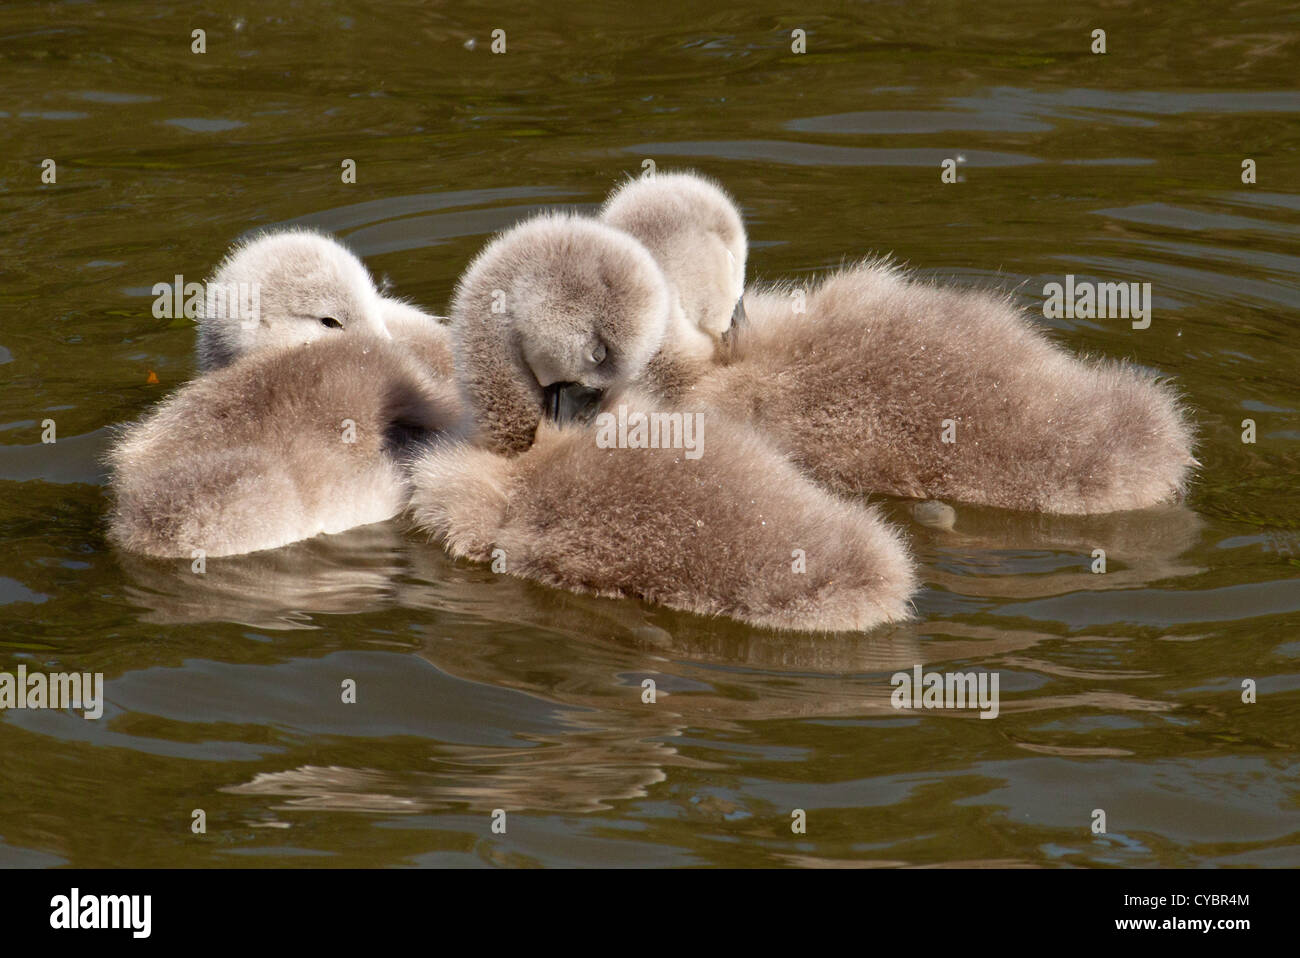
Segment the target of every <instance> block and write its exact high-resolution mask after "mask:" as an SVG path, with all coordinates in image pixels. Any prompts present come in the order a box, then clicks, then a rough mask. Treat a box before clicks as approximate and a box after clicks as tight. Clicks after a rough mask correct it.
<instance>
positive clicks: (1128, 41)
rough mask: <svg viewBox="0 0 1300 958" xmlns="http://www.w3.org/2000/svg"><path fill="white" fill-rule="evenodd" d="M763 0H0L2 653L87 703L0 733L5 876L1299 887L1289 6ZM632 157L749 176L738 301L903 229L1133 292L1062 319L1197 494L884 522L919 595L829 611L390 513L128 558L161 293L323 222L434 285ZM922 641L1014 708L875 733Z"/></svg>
mask: <svg viewBox="0 0 1300 958" xmlns="http://www.w3.org/2000/svg"><path fill="white" fill-rule="evenodd" d="M745 7H746V9H745V12H735V13H728V12H721V11H719V10H717V9H716V8H715V7H714V6H712V5H708V4H699V3H681V2H672V0H670V2H663V3H657V4H634V5H628V6H627V7H625V8H622V9H608V10H603V11H597V10H594V9H592V10H589V9H587V8H586V7H585V6H584V5H575V4H569V3H559V2H555V3H546V4H544V5H541V6H530V7H529V8H527V9H515V5H510V9H509V10H508V12H502V11H498V10H493V9H491V8H489V7H487V6H484V5H480V4H473V3H460V4H454V5H450V4H449V5H445V6H444V5H436V6H435V5H424V4H416V3H380V2H373V3H363V2H337V3H320V4H314V3H305V2H304V3H295V4H290V5H285V10H284V12H282V13H281V14H279V15H276V16H272V15H269V14H267V13H266V12H265V10H264V9H263V8H264V5H262V4H256V3H247V4H242V3H231V2H225V0H218V2H210V3H207V4H204V5H202V6H201V7H199V8H196V9H195V10H194V11H193V12H191V10H190V5H189V4H170V5H168V4H164V5H162V6H161V7H159V6H157V5H154V4H144V3H133V2H119V3H79V4H73V3H68V4H59V3H41V4H36V3H9V4H6V5H5V6H4V7H3V8H2V9H0V71H2V73H3V78H4V83H3V86H2V87H0V125H2V126H0V128H3V130H4V133H5V136H4V140H5V143H6V145H7V148H6V149H5V151H4V163H3V166H0V176H2V177H3V180H2V186H3V193H2V194H0V209H2V210H3V216H2V217H0V233H2V234H3V239H2V240H0V250H3V256H2V257H0V269H3V271H4V273H5V275H4V279H3V283H2V285H0V297H2V301H3V307H4V309H3V319H2V320H0V380H2V381H3V384H4V385H3V391H2V392H0V397H2V398H0V442H2V443H3V446H0V496H2V499H0V628H2V629H3V631H2V632H0V669H7V670H10V671H14V670H16V669H17V667H18V666H19V665H20V664H25V665H26V666H27V667H28V669H30V670H44V671H70V670H77V671H92V672H94V671H101V672H103V673H105V676H106V696H107V699H108V705H107V706H106V711H105V714H104V717H103V718H102V719H101V720H100V721H98V722H94V721H86V720H84V719H83V718H81V717H80V715H76V714H72V713H67V712H52V711H44V712H40V711H22V712H19V711H8V712H5V713H3V714H0V865H10V866H12V865H58V864H65V863H66V864H73V865H82V866H102V865H142V866H163V865H242V866H247V865H258V864H264V865H290V864H292V865H313V866H320V865H412V864H424V865H427V864H457V865H460V864H483V863H488V864H512V865H513V864H620V865H621V864H641V865H668V864H682V865H690V864H696V865H698V864H723V865H754V864H767V865H771V864H795V865H807V864H814V865H815V864H825V863H832V864H841V863H857V864H863V863H865V864H951V863H962V862H965V863H974V862H982V863H994V864H1010V863H1028V864H1036V865H1064V864H1072V865H1206V864H1210V865H1296V864H1300V774H1298V772H1297V759H1298V758H1300V755H1298V750H1300V636H1298V635H1297V625H1298V624H1300V584H1298V581H1297V580H1298V577H1300V489H1298V484H1297V480H1296V476H1297V472H1298V471H1300V413H1298V412H1297V401H1298V397H1300V389H1297V380H1298V379H1300V374H1298V372H1297V370H1300V333H1298V332H1297V324H1298V322H1300V306H1298V303H1300V225H1298V223H1300V217H1297V212H1298V211H1300V178H1298V174H1300V163H1297V159H1296V152H1295V151H1296V149H1297V147H1298V146H1300V131H1298V129H1297V118H1298V117H1297V114H1300V95H1298V94H1297V92H1296V89H1295V87H1296V83H1295V78H1296V65H1297V62H1298V60H1300V40H1298V39H1297V38H1298V36H1300V14H1297V11H1296V8H1295V7H1294V6H1291V7H1290V8H1289V9H1287V7H1288V5H1286V4H1278V3H1274V2H1258V3H1250V2H1247V3H1236V4H1231V5H1227V6H1225V5H1223V4H1218V3H1179V4H1159V5H1155V4H1150V5H1148V4H1130V3H1111V4H1106V5H1104V6H1101V7H1099V8H1096V9H1091V8H1088V7H1078V6H1071V5H1062V4H1049V3H994V4H981V5H979V7H978V11H977V12H976V9H975V8H974V7H972V6H971V5H969V4H958V3H951V4H930V3H927V4H902V3H897V4H892V3H891V4H871V5H861V6H852V7H848V6H844V7H838V6H837V7H836V8H835V9H836V12H834V13H830V14H826V15H814V14H811V13H809V12H807V10H806V9H805V8H804V7H803V6H802V5H800V4H793V5H791V4H785V5H780V4H775V3H771V2H769V0H762V2H759V3H754V4H747V5H745ZM1098 27H1100V28H1104V29H1105V30H1106V31H1107V46H1108V50H1109V52H1108V53H1107V54H1106V55H1104V56H1100V55H1093V54H1091V53H1090V52H1089V45H1090V43H1091V38H1090V33H1091V31H1092V30H1093V29H1094V28H1098ZM196 28H202V29H205V30H206V31H207V52H206V53H205V54H203V55H196V54H193V53H192V52H191V49H190V46H191V31H192V30H194V29H196ZM494 28H501V29H504V30H505V31H506V36H507V52H506V53H505V54H504V55H493V54H492V53H491V52H490V50H489V45H490V42H491V40H490V36H489V34H490V32H491V30H493V29H494ZM795 28H802V29H804V30H806V31H807V33H808V52H807V53H806V54H803V55H795V54H793V53H792V52H791V50H790V32H791V30H793V29H795ZM471 38H474V39H475V40H476V41H477V43H476V45H475V47H474V49H467V48H466V46H465V41H467V40H469V39H471ZM958 155H961V156H963V157H964V158H965V162H964V163H963V164H961V165H960V167H959V171H960V176H961V178H962V182H959V183H957V184H954V185H944V184H942V183H941V182H940V163H941V161H942V160H943V159H944V158H947V157H956V156H958ZM47 157H48V158H52V159H54V160H55V161H56V163H57V182H56V183H55V184H47V185H43V184H42V183H41V161H42V160H43V159H44V158H47ZM345 158H349V159H353V160H355V161H356V164H357V182H356V184H355V185H347V184H344V183H342V182H341V177H340V164H341V163H342V161H343V160H344V159H345ZM646 158H652V159H654V160H655V161H656V162H657V163H658V164H659V165H660V167H661V168H669V167H673V166H677V165H682V164H691V165H694V166H697V167H698V168H700V169H702V170H704V171H706V172H708V173H710V174H713V175H715V176H717V177H719V178H720V179H722V180H723V181H724V182H725V183H726V185H727V186H728V187H729V188H730V189H731V190H732V191H733V192H734V193H735V194H736V195H737V196H738V197H739V198H740V199H741V200H742V202H743V203H744V206H745V213H746V216H747V220H748V223H749V227H750V230H751V237H752V241H753V246H754V252H753V256H752V266H753V271H754V273H755V274H757V275H759V276H762V277H767V278H775V277H781V276H791V275H798V274H804V273H809V272H812V271H815V270H819V269H824V268H827V267H833V266H835V265H837V264H839V263H840V262H841V261H843V260H845V259H852V258H855V257H858V256H861V255H863V254H866V253H868V252H871V251H893V252H895V253H896V254H897V256H898V257H899V258H900V259H903V260H906V261H908V262H910V263H911V264H912V265H913V266H914V267H916V268H918V269H920V270H922V271H924V272H926V273H927V274H932V275H935V276H937V277H940V278H943V279H945V280H949V281H953V282H959V283H975V284H990V283H992V284H996V285H999V286H1003V287H1006V288H1016V289H1018V290H1019V291H1020V293H1021V295H1022V296H1023V297H1024V298H1025V301H1026V302H1027V303H1036V302H1038V301H1040V300H1041V292H1042V288H1043V285H1044V283H1046V282H1050V281H1053V280H1055V281H1060V280H1062V279H1063V277H1064V274H1066V273H1073V274H1075V275H1076V276H1078V277H1080V278H1085V277H1086V278H1092V279H1099V280H1115V281H1125V282H1150V283H1151V284H1152V285H1153V289H1154V292H1155V297H1156V299H1155V311H1154V318H1153V322H1152V324H1151V327H1150V328H1149V329H1147V330H1133V329H1131V328H1130V326H1129V324H1128V323H1127V322H1125V321H1122V320H1120V321H1117V320H1096V321H1089V320H1074V321H1067V320H1058V321H1052V322H1051V323H1050V325H1051V326H1052V327H1053V328H1054V331H1055V334H1056V335H1057V336H1058V337H1059V338H1060V339H1061V340H1062V341H1063V342H1065V343H1068V344H1069V345H1070V346H1071V347H1073V348H1074V349H1076V350H1079V351H1090V352H1094V353H1100V354H1105V355H1109V356H1117V357H1118V356H1124V357H1131V358H1133V359H1135V360H1137V361H1138V362H1141V363H1144V364H1147V365H1149V366H1153V367H1157V368H1159V369H1161V370H1163V371H1165V372H1167V373H1169V374H1172V375H1175V376H1176V377H1177V379H1178V381H1179V382H1180V383H1181V384H1182V385H1183V387H1184V388H1185V389H1186V391H1187V394H1188V397H1189V400H1190V402H1191V404H1192V406H1193V407H1194V409H1195V411H1196V418H1197V420H1198V422H1199V423H1200V425H1201V429H1202V434H1203V444H1202V446H1201V449H1200V456H1201V459H1202V461H1203V463H1204V468H1203V470H1202V474H1201V477H1200V479H1199V481H1198V483H1197V485H1196V486H1195V489H1194V492H1193V494H1192V496H1191V497H1190V499H1189V501H1188V503H1187V505H1186V506H1185V507H1178V508H1169V509H1166V510H1157V511H1153V512H1151V513H1143V514H1136V515H1134V514H1130V515H1122V516H1111V517H1106V518H1098V519H1090V520H1072V521H1064V520H1050V519H1047V518H1044V517H1041V516H1032V515H1011V514H1002V513H997V512H993V511H987V510H975V509H970V508H965V507H962V506H960V505H958V507H957V523H956V526H955V528H954V529H953V530H952V531H943V530H939V529H931V528H928V527H925V526H922V525H920V524H919V523H917V522H916V521H914V520H913V519H912V518H911V517H910V512H909V504H908V503H890V504H889V508H890V509H891V511H892V513H893V514H894V515H895V516H896V518H897V519H898V521H899V522H901V523H904V524H905V525H906V527H907V528H908V530H909V533H910V534H911V535H912V537H913V541H914V545H915V548H916V550H917V552H918V554H919V555H920V557H921V560H922V562H923V566H924V577H925V580H926V588H925V591H924V592H923V593H922V594H921V595H920V596H919V598H918V609H919V613H920V614H919V617H918V620H917V621H916V622H915V623H913V624H911V625H909V626H907V627H904V628H898V629H894V630H892V631H885V632H881V633H877V634H871V635H867V636H838V637H833V638H810V637H794V638H792V637H788V636H780V635H775V634H767V633H761V632H756V631H753V630H750V629H747V628H743V627H738V626H732V625H727V624H720V623H714V622H709V621H706V620H701V619H695V618H692V617H690V616H685V615H677V614H671V613H666V612H664V611H662V610H658V609H653V608H648V607H641V606H637V605H635V604H632V603H616V602H608V601H592V600H588V599H582V598H577V597H574V596H569V595H565V594H561V593H557V592H553V591H549V590H546V589H543V588H540V587H534V586H532V585H529V584H526V583H523V582H520V581H518V580H513V579H509V578H504V577H498V576H494V575H493V574H492V573H491V572H490V571H488V570H486V569H483V568H478V567H473V566H468V565H458V564H453V563H450V562H449V561H447V560H446V559H445V558H444V557H443V556H442V555H441V554H440V553H439V552H438V551H436V550H435V549H433V548H432V547H430V546H429V545H427V544H425V543H423V542H421V541H419V539H418V538H416V537H413V536H408V535H406V534H404V533H403V531H402V530H401V528H400V527H399V526H397V525H396V524H394V525H392V526H391V527H389V526H385V527H371V528H367V529H362V530H357V531H356V532H355V533H353V534H349V535H346V536H340V537H337V538H335V539H331V540H322V541H315V542H311V543H306V544H302V545H300V546H297V547H293V548H289V549H284V550H281V551H279V552H276V553H271V554H263V555H257V556H252V557H248V558H245V559H239V560H226V561H212V562H210V563H209V566H208V572H207V574H206V575H204V576H196V575H193V574H191V573H190V571H189V565H188V563H184V564H180V563H178V564H158V563H146V562H140V561H135V560H131V559H129V558H127V557H123V556H119V555H116V554H114V553H112V552H111V551H109V550H108V549H107V548H106V546H105V543H104V540H103V536H102V529H103V515H104V509H105V495H104V488H103V479H102V476H101V474H100V470H99V468H98V466H97V464H96V457H97V456H98V454H99V453H100V451H101V450H102V447H103V443H104V441H105V437H106V433H105V427H106V426H107V425H108V424H110V423H114V422H118V421H122V420H125V419H128V418H133V417H135V416H137V415H138V414H140V413H141V412H142V411H144V410H145V409H147V408H148V407H149V405H150V404H151V403H153V402H155V401H157V400H158V399H159V398H160V397H161V396H162V395H164V394H165V393H166V391H167V390H168V389H170V388H172V387H174V386H176V385H178V384H179V383H181V382H183V381H184V380H186V379H187V378H188V377H190V376H191V374H192V372H193V363H192V360H191V350H192V345H193V339H194V333H193V329H192V326H191V325H190V324H189V323H188V322H187V321H184V320H177V321H168V320H158V319H155V318H153V316H152V314H151V306H152V297H151V295H150V287H151V286H152V285H153V284H154V283H157V282H166V281H169V280H170V279H171V278H172V277H173V276H174V275H175V274H177V273H181V274H184V275H185V276H186V277H187V278H193V279H200V278H202V277H203V275H205V274H206V273H207V272H208V270H209V269H210V268H211V266H212V265H213V264H214V263H215V261H216V260H217V259H218V258H219V257H220V255H221V254H222V252H223V251H224V249H225V248H226V246H227V245H228V244H229V243H230V242H231V241H232V240H233V239H234V238H235V237H237V236H238V235H239V234H241V233H243V232H245V231H247V230H249V229H252V228H254V227H260V226H268V225H273V224H286V223H310V224H314V225H316V226H319V227H323V228H326V229H330V230H334V231H337V232H338V233H340V234H341V235H343V236H344V237H346V239H347V241H348V242H349V243H350V244H351V245H353V247H354V248H355V249H357V251H358V252H359V253H361V254H362V255H363V256H365V257H366V259H367V262H368V263H369V264H370V265H371V267H372V268H373V269H374V270H375V271H376V273H377V274H386V275H387V276H389V277H390V278H391V279H392V281H393V283H394V284H395V286H396V288H397V289H398V291H399V292H402V293H405V294H408V295H410V296H412V297H414V298H415V299H416V300H417V301H419V302H420V303H422V304H423V305H425V306H426V307H428V308H430V309H436V310H441V309H442V308H443V307H444V305H445V303H446V300H447V298H448V294H449V292H450V290H451V287H452V284H453V282H454V280H455V278H456V276H457V274H458V272H459V271H460V269H461V268H462V266H463V265H464V264H465V263H466V262H467V260H468V259H469V257H470V256H471V255H472V254H473V253H474V252H475V251H476V250H477V248H478V247H479V246H480V245H481V244H482V243H483V241H484V239H485V238H486V236H487V235H488V234H489V233H491V232H492V231H494V230H496V229H498V228H500V227H503V226H505V225H507V224H509V223H511V222H513V221H514V220H516V219H518V218H519V217H521V216H524V215H526V214H528V213H530V212H531V211H533V210H536V209H538V208H540V207H542V206H545V205H549V204H573V205H575V206H578V207H579V208H583V209H589V208H591V205H592V204H595V203H597V202H598V201H599V200H600V199H601V198H602V197H603V195H604V194H605V192H606V191H607V190H608V189H609V188H610V187H611V186H612V185H613V184H614V183H615V182H616V180H617V179H618V178H619V177H621V176H623V175H625V174H628V173H633V174H635V173H638V172H640V169H641V164H642V161H643V160H644V159H646ZM1245 158H1252V159H1254V160H1255V161H1256V162H1257V166H1258V183H1256V184H1254V185H1246V184H1243V183H1242V181H1241V164H1242V160H1243V159H1245ZM150 372H153V373H155V374H156V376H157V378H158V380H159V383H158V384H157V385H150V384H148V383H147V379H148V377H149V374H150ZM1079 412H1080V414H1081V415H1086V414H1087V410H1080V411H1079ZM1246 418H1250V419H1253V420H1255V422H1256V423H1257V432H1258V439H1257V442H1256V443H1255V444H1253V445H1252V444H1243V443H1242V441H1241V431H1242V427H1241V421H1242V420H1243V419H1246ZM46 419H53V420H55V422H56V424H57V437H58V441H57V442H56V443H54V444H42V443H41V441H40V440H41V423H42V421H43V420H46ZM1096 548H1104V549H1105V550H1106V551H1107V555H1108V565H1109V571H1108V572H1107V573H1106V574H1104V575H1094V574H1092V573H1091V572H1090V571H1089V565H1090V563H1091V561H1092V559H1091V552H1092V550H1093V549H1096ZM917 663H921V664H924V666H925V667H926V669H932V670H938V671H955V670H962V671H965V670H981V671H983V670H992V671H997V672H999V673H1000V676H1001V693H1002V709H1001V715H1000V716H999V717H998V718H997V719H996V720H995V721H981V720H979V719H977V718H975V715H974V713H971V712H966V713H952V712H928V713H911V714H908V713H899V712H895V711H894V710H893V709H891V708H890V706H889V692H890V691H891V688H890V686H889V681H888V680H889V676H890V675H891V674H892V673H893V672H894V671H896V670H900V669H901V670H910V669H911V668H912V666H913V665H915V664H917ZM647 677H653V678H654V679H655V680H656V682H657V683H658V687H659V690H660V697H659V699H658V702H657V704H654V705H646V704H643V703H642V701H641V682H642V680H643V679H644V678H647ZM345 678H352V679H354V680H356V682H357V684H358V702H357V704H355V705H344V704H342V703H341V701H340V692H339V690H340V683H341V682H342V681H343V680H344V679H345ZM1243 679H1253V680H1254V681H1255V682H1256V683H1257V686H1258V693H1257V694H1258V701H1257V702H1256V703H1255V704H1244V703H1243V702H1242V688H1241V686H1242V681H1243ZM665 693H666V694H665ZM198 808H201V809H203V810H204V811H205V812H206V816H207V833H206V834H205V835H195V834H193V833H192V832H191V828H190V825H191V813H192V811H193V810H194V809H198ZM496 808H502V809H506V810H507V811H508V814H509V818H508V829H507V833H506V834H505V835H493V834H492V833H491V830H490V815H491V811H492V810H493V809H496ZM795 808H802V809H804V810H806V812H807V814H808V832H807V834H806V835H794V834H792V833H791V828H790V822H791V817H790V816H791V810H792V809H795ZM1098 808H1100V809H1104V810H1105V812H1106V816H1107V833H1106V834H1104V835H1094V834H1093V833H1092V832H1091V831H1090V825H1091V824H1092V821H1093V819H1092V811H1093V810H1094V809H1098Z"/></svg>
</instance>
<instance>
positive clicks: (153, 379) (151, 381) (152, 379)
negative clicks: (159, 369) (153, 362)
mask: <svg viewBox="0 0 1300 958" xmlns="http://www.w3.org/2000/svg"><path fill="white" fill-rule="evenodd" d="M145 384H146V385H148V386H156V385H158V374H157V373H156V372H154V371H153V370H152V369H151V370H149V378H148V379H146V380H145Z"/></svg>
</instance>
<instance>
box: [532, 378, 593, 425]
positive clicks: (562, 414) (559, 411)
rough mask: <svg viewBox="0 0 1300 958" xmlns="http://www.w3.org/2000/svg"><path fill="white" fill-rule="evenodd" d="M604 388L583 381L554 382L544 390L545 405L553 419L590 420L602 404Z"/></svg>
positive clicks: (563, 421) (559, 420)
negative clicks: (597, 387)
mask: <svg viewBox="0 0 1300 958" xmlns="http://www.w3.org/2000/svg"><path fill="white" fill-rule="evenodd" d="M604 395H605V393H604V390H601V389H595V388H593V387H591V386H584V385H582V384H581V383H552V384H551V385H549V386H547V387H546V388H545V389H543V390H542V397H543V402H542V404H543V407H544V409H545V411H546V415H547V416H549V417H550V418H551V419H552V420H553V421H555V422H557V423H559V424H560V425H564V424H565V423H568V422H584V423H585V422H589V421H591V418H592V417H593V416H594V415H595V414H596V410H597V408H599V406H600V400H601V397H603V396H604Z"/></svg>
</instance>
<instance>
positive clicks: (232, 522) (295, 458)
mask: <svg viewBox="0 0 1300 958" xmlns="http://www.w3.org/2000/svg"><path fill="white" fill-rule="evenodd" d="M460 408H461V407H460V404H459V400H458V397H457V396H456V394H455V391H454V389H453V388H452V386H451V385H450V383H448V382H447V381H445V380H439V379H437V378H435V377H433V376H431V375H430V374H429V373H428V371H427V370H426V369H425V367H424V366H423V365H422V364H421V362H420V361H418V360H417V359H414V358H412V357H411V356H409V355H407V354H406V352H405V351H404V350H403V349H402V348H400V347H398V346H395V345H394V344H393V343H392V342H390V341H388V340H380V339H376V338H373V337H370V336H366V335H364V334H361V333H357V334H349V335H347V336H342V335H340V336H337V337H331V338H328V339H321V340H318V341H316V342H313V343H309V344H307V345H304V346H296V347H289V348H283V349H280V348H267V349H263V350H259V351H256V352H254V353H252V354H250V355H249V356H246V357H244V358H242V359H239V360H237V361H235V362H233V363H231V364H230V365H228V366H226V367H224V368H222V369H217V370H214V371H213V372H210V373H208V374H207V375H205V376H203V377H201V378H199V379H197V380H195V381H194V382H191V383H189V384H187V385H185V386H183V387H181V389H179V390H178V391H177V392H175V393H174V394H172V395H171V396H169V397H168V398H167V399H166V400H164V401H163V402H162V403H161V404H159V405H158V406H157V407H156V408H155V409H154V410H152V411H151V412H150V413H149V414H148V415H147V416H145V417H144V418H143V419H141V420H140V421H139V422H136V423H134V424H131V425H129V426H126V427H124V428H123V430H122V432H121V434H120V435H119V437H118V439H117V441H116V442H115V443H114V444H113V446H112V448H111V450H110V451H109V454H108V464H109V467H110V469H111V472H112V482H111V485H112V490H113V496H114V504H113V508H112V511H111V513H110V517H109V538H110V539H111V541H113V542H114V543H115V544H117V545H118V546H120V547H121V548H123V549H126V550H129V551H131V552H138V553H143V554H145V555H152V556H169V557H176V556H180V557H186V558H188V557H190V556H191V554H192V552H193V550H203V552H204V553H205V554H206V555H208V556H223V555H233V554H237V553H245V552H255V551H258V550H261V549H272V548H277V547H279V546H282V545H286V544H288V543H290V542H295V541H297V540H299V539H305V538H310V537H311V536H314V535H318V534H321V533H331V532H340V531H343V530H344V529H348V528H351V527H353V526H357V525H364V524H367V523H371V522H378V521H381V520H383V519H387V518H390V517H392V516H394V515H396V514H397V513H398V512H400V511H401V510H402V509H403V508H404V506H405V505H406V503H407V500H408V487H407V485H406V482H405V475H404V471H403V462H402V459H403V456H404V452H403V450H404V449H406V448H407V447H409V445H410V444H411V443H412V441H415V440H419V439H422V438H424V437H427V436H429V435H432V434H436V433H441V432H444V431H447V430H453V429H455V428H457V427H458V423H459V420H460V415H461V414H460ZM345 420H351V421H352V423H354V424H355V441H353V442H346V441H344V439H345V429H346V428H347V427H346V424H345V422H344V421H345Z"/></svg>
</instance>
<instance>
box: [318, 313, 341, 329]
mask: <svg viewBox="0 0 1300 958" xmlns="http://www.w3.org/2000/svg"><path fill="white" fill-rule="evenodd" d="M320 324H321V325H322V326H327V327H329V328H330V329H342V328H343V324H342V323H340V322H339V321H338V320H337V319H335V318H334V317H333V316H322V317H321V319H320Z"/></svg>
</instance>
